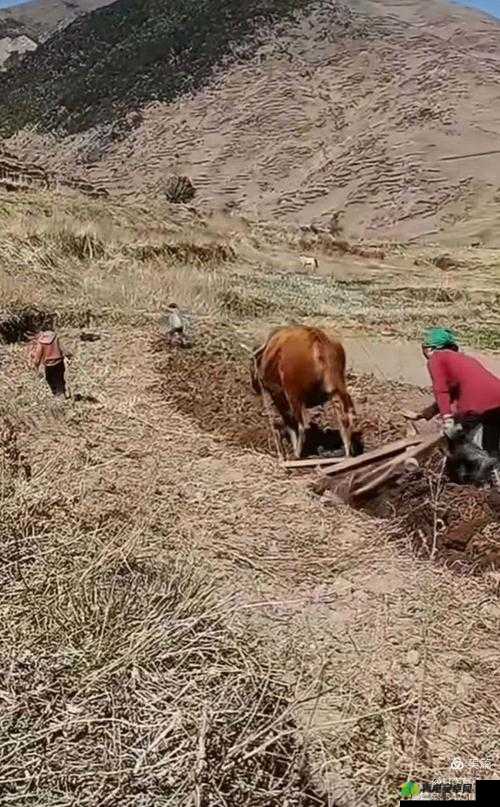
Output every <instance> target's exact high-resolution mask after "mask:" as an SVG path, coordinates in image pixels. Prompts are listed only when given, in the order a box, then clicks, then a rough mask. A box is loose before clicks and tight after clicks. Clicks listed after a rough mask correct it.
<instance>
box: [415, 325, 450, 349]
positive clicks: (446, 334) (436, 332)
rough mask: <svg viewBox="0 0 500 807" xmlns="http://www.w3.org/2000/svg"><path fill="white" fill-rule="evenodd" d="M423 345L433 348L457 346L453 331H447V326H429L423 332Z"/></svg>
mask: <svg viewBox="0 0 500 807" xmlns="http://www.w3.org/2000/svg"><path fill="white" fill-rule="evenodd" d="M423 345H424V347H431V348H433V349H434V350H443V349H444V348H447V347H452V348H453V347H454V348H457V347H458V344H457V340H456V339H455V335H454V333H453V332H452V331H449V330H448V328H430V329H429V330H428V331H426V333H425V334H424V340H423Z"/></svg>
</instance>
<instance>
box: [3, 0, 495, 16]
mask: <svg viewBox="0 0 500 807" xmlns="http://www.w3.org/2000/svg"><path fill="white" fill-rule="evenodd" d="M26 1H27V0H0V8H6V7H7V6H17V5H19V4H20V3H25V2H26ZM422 2H423V3H425V0H422ZM457 2H460V3H462V5H464V6H475V7H476V8H482V9H484V11H489V12H490V14H496V15H497V17H500V0H467V2H466V0H457Z"/></svg>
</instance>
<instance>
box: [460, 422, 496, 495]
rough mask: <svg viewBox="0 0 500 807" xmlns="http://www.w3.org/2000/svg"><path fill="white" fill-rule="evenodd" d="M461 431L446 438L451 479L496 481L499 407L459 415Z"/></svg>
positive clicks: (480, 482)
mask: <svg viewBox="0 0 500 807" xmlns="http://www.w3.org/2000/svg"><path fill="white" fill-rule="evenodd" d="M461 423H462V426H463V432H462V433H461V434H459V435H457V437H456V438H454V439H453V440H449V441H448V450H449V451H448V464H447V469H448V473H449V476H450V477H451V478H452V480H453V481H455V482H459V483H461V484H464V483H466V484H467V483H469V484H470V483H472V484H484V483H487V482H488V481H490V480H493V481H494V482H495V483H496V484H498V483H499V482H500V462H499V460H500V409H493V410H490V411H489V412H485V413H484V414H483V415H477V416H470V417H467V418H463V419H462V421H461Z"/></svg>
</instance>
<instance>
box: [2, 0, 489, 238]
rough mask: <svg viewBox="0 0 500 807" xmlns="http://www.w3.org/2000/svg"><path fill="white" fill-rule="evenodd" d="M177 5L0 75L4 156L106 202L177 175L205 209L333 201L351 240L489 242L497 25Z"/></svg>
mask: <svg viewBox="0 0 500 807" xmlns="http://www.w3.org/2000/svg"><path fill="white" fill-rule="evenodd" d="M174 5H175V9H177V11H176V14H173V12H172V8H170V12H169V15H168V19H167V18H166V16H165V15H164V16H163V17H162V16H161V15H160V6H161V4H160V3H159V2H158V0H147V2H145V3H143V4H142V5H141V12H140V13H139V14H138V13H137V10H136V11H135V17H134V14H132V13H131V8H132V6H133V3H131V0H118V2H117V3H115V4H114V5H113V6H111V7H108V8H104V9H100V10H98V11H96V12H94V13H93V14H91V15H89V16H87V17H85V18H83V19H80V20H78V21H76V22H75V23H73V24H72V25H71V26H69V28H67V29H65V30H64V31H62V32H59V33H58V34H57V35H56V36H54V37H51V39H50V40H49V42H47V43H45V45H44V46H42V48H40V49H39V51H37V52H36V53H34V54H32V55H30V56H28V57H27V58H26V60H25V62H24V64H23V66H22V67H21V68H20V69H19V70H18V71H17V74H16V75H15V76H10V77H7V79H4V80H3V81H2V80H0V90H1V89H2V87H3V88H5V90H6V92H4V93H3V96H4V98H7V100H6V101H4V104H3V109H2V112H5V113H6V114H4V115H3V116H2V119H3V126H4V134H7V135H11V138H10V141H9V148H12V149H13V150H15V151H16V152H17V153H18V154H19V155H20V156H22V157H25V158H26V159H30V160H33V159H35V158H36V155H38V156H40V155H42V156H43V160H44V161H45V162H46V163H47V165H48V167H50V168H51V169H55V168H57V167H62V166H65V167H67V168H68V170H71V171H72V172H73V174H75V173H80V174H82V176H84V177H85V179H87V180H89V181H91V182H95V183H96V184H98V185H99V186H100V187H105V188H106V189H107V190H108V191H109V192H116V193H123V194H130V193H138V192H147V193H156V192H159V191H160V189H161V186H162V182H163V181H164V179H165V177H168V176H170V175H172V174H174V175H178V174H187V175H189V176H190V177H191V179H192V181H193V182H194V185H195V187H196V188H197V197H196V200H195V201H196V204H199V205H200V206H202V207H212V208H213V207H215V208H220V207H222V208H223V209H231V210H233V211H236V212H240V213H242V214H245V215H252V216H255V217H257V218H258V217H262V218H266V217H267V218H277V219H284V220H288V221H295V222H296V223H301V224H302V223H307V222H308V221H311V220H316V219H319V220H323V219H325V220H326V218H327V217H329V216H331V215H332V213H334V212H335V211H336V210H338V209H339V208H342V209H345V210H346V222H347V224H348V226H349V227H350V228H352V229H353V230H354V231H355V233H356V236H366V237H369V238H378V237H383V238H400V237H401V238H407V237H415V236H421V235H422V234H425V233H427V232H430V233H431V234H432V235H435V234H437V235H438V236H439V237H441V235H442V236H443V237H444V238H449V237H451V234H452V233H453V232H455V234H456V235H457V236H458V237H460V238H461V239H463V240H465V241H466V240H469V239H477V238H481V239H483V240H485V241H486V242H488V243H496V241H497V240H498V238H499V236H500V234H499V232H498V227H497V226H496V225H495V224H494V220H496V219H498V218H499V217H498V215H497V214H498V204H499V189H500V168H499V167H498V164H499V161H498V159H495V158H494V154H493V152H495V150H496V148H498V149H500V114H498V113H497V112H496V110H497V109H498V108H499V107H498V103H497V101H498V99H499V98H500V56H499V53H500V49H499V45H500V24H498V23H497V22H495V21H494V20H493V19H491V18H489V17H483V16H482V15H480V14H476V13H475V12H471V11H468V10H467V9H464V8H460V7H457V6H451V5H450V4H448V3H446V2H441V1H440V0H429V3H428V4H426V7H425V9H423V8H422V4H421V3H418V2H416V1H414V0H406V2H404V0H399V2H397V3H396V2H391V0H388V2H384V3H382V2H380V1H378V0H355V2H352V3H351V4H349V6H347V4H345V3H343V2H334V0H315V1H314V2H312V0H297V2H295V0H293V2H286V0H283V2H281V3H279V4H276V3H273V4H271V3H269V2H267V0H260V2H259V3H258V4H257V5H256V6H255V7H254V8H253V9H252V11H251V12H249V14H248V16H247V17H246V18H245V19H243V20H242V19H241V17H237V16H236V12H235V8H236V4H235V3H233V2H228V1H227V0H226V2H225V3H224V4H222V5H221V4H219V5H218V7H217V8H218V14H219V15H220V16H219V17H217V16H214V15H213V13H212V12H213V11H214V9H215V5H214V4H213V3H211V2H210V0H207V2H205V3H201V4H200V3H194V2H188V1H186V0H184V2H182V3H177V4H174ZM271 6H273V9H272V11H271ZM175 9H174V10H175ZM125 10H126V11H127V14H125V13H124V11H125ZM153 11H154V12H155V13H154V14H153ZM152 16H153V17H154V19H152ZM188 17H189V20H188ZM103 20H105V21H107V22H109V20H114V21H118V20H120V21H121V26H122V27H121V28H120V26H119V25H113V26H110V25H103V24H102V23H103ZM221 23H222V25H221ZM96 27H97V28H99V27H100V29H101V34H102V38H101V40H99V42H98V47H99V48H100V50H101V51H102V52H103V54H104V55H103V57H102V59H101V61H100V62H99V61H98V62H96V63H95V64H94V63H93V65H92V69H90V70H89V69H86V67H87V66H88V65H89V64H90V63H91V62H92V52H93V51H92V49H90V50H88V49H87V50H86V49H85V48H83V49H81V50H80V51H78V47H77V45H78V41H79V40H81V41H82V42H83V40H84V39H85V37H87V38H88V37H89V36H90V34H89V31H94V32H95V31H96ZM215 29H217V30H218V32H219V34H218V35H219V38H218V39H214V38H213V37H211V38H210V37H209V36H208V33H207V32H211V31H214V30H215ZM83 32H85V36H84V35H83ZM151 32H153V36H152V37H151V36H150V33H151ZM179 32H181V33H182V36H183V38H179ZM94 40H95V41H94V43H93V46H94V47H95V48H97V44H96V43H97V39H95V38H94ZM103 42H104V43H107V46H108V47H107V50H106V48H105V47H104V46H103ZM152 44H153V45H155V48H156V50H155V48H152V50H149V61H147V63H145V64H144V63H141V62H140V60H139V61H138V60H136V59H134V58H133V56H134V54H137V53H141V52H145V51H147V50H148V48H150V46H151V45H152ZM141 49H142V50H141ZM68 53H69V55H68ZM54 54H55V56H54ZM56 56H57V58H56ZM120 59H121V60H122V61H120ZM82 65H83V66H82ZM123 65H128V67H127V69H128V71H129V73H127V72H126V71H124V70H120V69H119V68H120V66H122V67H123ZM130 74H131V75H132V79H133V80H131V81H128V78H129V77H130ZM54 76H55V78H54ZM30 77H31V78H32V79H33V82H34V87H33V88H32V92H31V95H29V94H28V96H27V97H25V96H24V95H23V94H22V92H21V89H20V88H22V86H26V83H27V81H28V80H29V78H30ZM47 77H48V79H47ZM58 77H59V78H58ZM165 77H166V79H165ZM46 80H48V81H49V85H48V90H47V85H46V84H45V83H44V82H46ZM54 82H55V83H54ZM58 82H59V83H58ZM125 85H126V90H125V92H122V88H123V86H125ZM66 90H67V91H68V92H69V95H64V92H65V91H66ZM71 94H72V95H71ZM9 99H10V100H9ZM68 100H69V101H70V102H71V103H69V104H68ZM0 107H1V105H0ZM42 107H43V108H42ZM19 112H20V119H19V120H18V121H17V122H16V115H19ZM33 124H37V126H38V132H37V133H35V134H33V132H32V131H23V130H22V129H23V126H26V125H27V126H29V127H31V126H32V125H33ZM18 129H21V131H18ZM474 154H479V155H480V156H477V157H474V156H473V155H474Z"/></svg>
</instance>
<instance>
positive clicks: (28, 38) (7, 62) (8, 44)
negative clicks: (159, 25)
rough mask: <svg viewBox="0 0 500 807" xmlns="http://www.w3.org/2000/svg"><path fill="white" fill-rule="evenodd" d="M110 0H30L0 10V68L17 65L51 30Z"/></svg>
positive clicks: (111, 0)
mask: <svg viewBox="0 0 500 807" xmlns="http://www.w3.org/2000/svg"><path fill="white" fill-rule="evenodd" d="M112 2H113V0H33V2H31V3H23V4H22V5H20V6H12V7H10V8H2V9H0V70H1V69H2V68H3V69H7V68H8V67H11V66H15V65H17V63H18V61H19V58H20V57H21V56H23V54H25V53H26V52H27V51H32V50H35V49H36V48H37V46H38V44H39V43H40V42H43V41H44V40H45V39H46V38H47V37H48V36H50V35H51V34H52V33H54V31H56V30H58V29H60V28H63V27H65V26H66V25H69V23H70V22H73V20H75V19H76V18H77V17H79V16H80V15H81V14H87V13H88V12H89V11H94V10H95V9H96V8H99V7H100V6H106V5H109V4H110V3H112Z"/></svg>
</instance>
